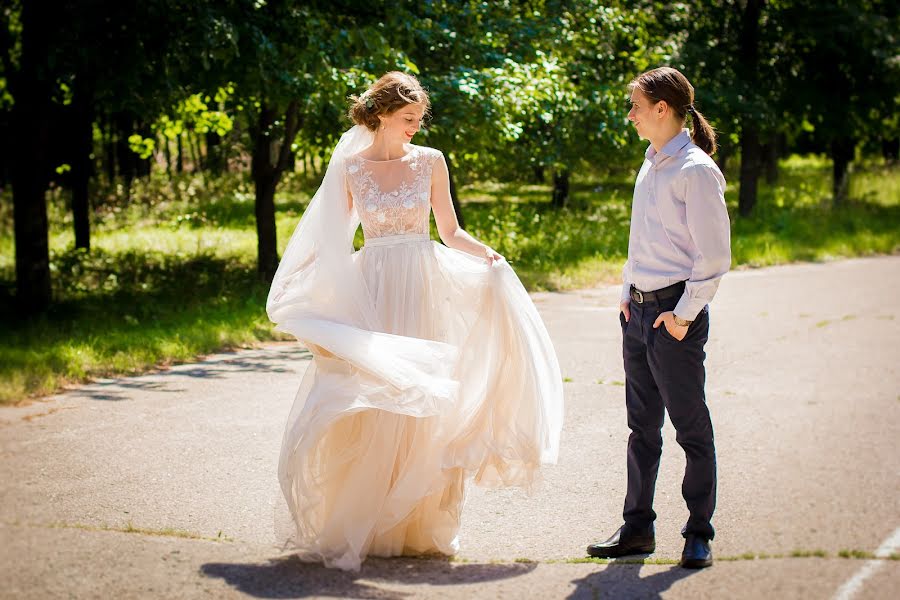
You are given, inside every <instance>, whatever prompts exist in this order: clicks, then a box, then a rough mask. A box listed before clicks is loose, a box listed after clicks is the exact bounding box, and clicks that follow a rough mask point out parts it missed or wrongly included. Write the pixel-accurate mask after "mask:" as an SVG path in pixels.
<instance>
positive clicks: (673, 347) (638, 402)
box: [619, 296, 716, 539]
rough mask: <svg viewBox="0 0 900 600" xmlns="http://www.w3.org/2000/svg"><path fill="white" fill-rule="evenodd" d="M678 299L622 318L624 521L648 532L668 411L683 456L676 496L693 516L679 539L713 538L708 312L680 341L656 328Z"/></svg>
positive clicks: (662, 327) (634, 306) (645, 305)
mask: <svg viewBox="0 0 900 600" xmlns="http://www.w3.org/2000/svg"><path fill="white" fill-rule="evenodd" d="M677 303H678V296H675V297H674V298H670V299H666V300H662V301H660V302H644V303H643V304H638V303H637V302H635V301H634V300H632V301H631V302H630V309H631V318H630V320H629V321H627V322H626V321H625V316H624V315H623V314H622V313H619V320H620V323H621V325H622V353H623V356H624V359H625V404H626V408H627V411H628V427H629V428H630V429H631V435H630V436H629V438H628V491H627V493H626V496H625V509H624V517H625V522H626V523H627V524H628V525H629V526H630V527H633V528H635V529H638V530H646V529H649V528H650V527H651V526H652V525H653V521H654V520H655V519H656V513H655V512H654V511H653V494H654V491H655V488H656V475H657V473H658V472H659V460H660V456H661V455H662V441H663V440H662V426H663V419H664V416H665V413H666V412H668V413H669V419H671V421H672V425H674V427H675V431H676V432H677V435H676V439H677V440H678V443H679V444H680V445H681V447H682V448H683V449H684V453H685V455H686V456H687V467H686V469H685V473H684V481H683V482H682V486H681V493H682V495H683V496H684V499H685V501H686V502H687V506H688V510H689V511H690V518H689V519H688V522H687V524H686V525H685V526H684V528H683V529H682V531H681V533H682V535H684V536H687V535H689V534H696V535H700V536H703V537H705V538H707V539H712V538H713V536H714V535H715V531H714V529H713V526H712V524H711V522H710V521H711V519H712V515H713V510H715V506H716V450H715V445H714V443H713V428H712V421H711V420H710V417H709V409H708V408H707V406H706V396H705V394H704V389H703V388H704V385H705V383H706V370H705V368H704V366H703V361H704V360H705V359H706V352H705V351H704V349H703V348H704V346H705V345H706V341H707V339H708V337H709V307H708V306H707V307H704V309H703V310H702V311H700V313H699V314H698V315H697V317H696V319H695V320H694V322H693V323H691V325H690V326H689V328H688V332H687V335H686V336H685V338H684V339H683V340H682V341H678V340H677V339H675V338H674V337H672V335H671V334H670V333H669V332H668V331H667V330H666V326H665V324H664V323H661V324H660V326H659V328H658V329H654V328H653V323H654V321H656V318H657V317H658V316H659V314H660V313H661V312H665V311H669V310H673V309H674V308H675V305H676V304H677Z"/></svg>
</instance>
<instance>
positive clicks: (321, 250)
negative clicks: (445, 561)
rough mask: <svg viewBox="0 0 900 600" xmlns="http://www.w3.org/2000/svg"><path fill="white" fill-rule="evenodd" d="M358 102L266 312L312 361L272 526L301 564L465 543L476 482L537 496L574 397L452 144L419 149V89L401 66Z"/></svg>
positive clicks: (342, 562) (346, 564)
mask: <svg viewBox="0 0 900 600" xmlns="http://www.w3.org/2000/svg"><path fill="white" fill-rule="evenodd" d="M352 101H353V103H352V107H351V109H350V116H351V118H352V119H353V121H354V122H355V123H356V126H355V127H353V128H351V129H350V130H349V131H347V132H346V133H345V134H344V135H343V136H342V137H341V140H340V142H339V143H338V144H337V146H336V147H335V150H334V153H333V155H332V157H331V161H330V163H329V165H328V169H327V171H326V174H325V178H324V180H323V182H322V185H321V187H320V188H319V190H318V191H317V193H316V194H315V196H314V197H313V199H312V202H311V203H310V205H309V207H308V208H307V209H306V212H305V213H304V215H303V218H302V219H301V221H300V223H299V224H298V226H297V229H296V230H295V232H294V234H293V236H292V237H291V239H290V241H289V243H288V246H287V249H286V251H285V254H284V257H283V258H282V261H281V263H280V264H279V267H278V271H277V273H276V275H275V278H274V281H273V283H272V287H271V290H270V292H269V297H268V301H267V304H266V310H267V312H268V315H269V318H270V319H271V320H272V321H273V322H274V323H275V324H276V325H277V329H278V330H279V331H283V332H286V333H290V334H292V335H294V336H295V337H296V338H297V339H298V340H300V341H301V342H303V343H304V344H305V345H306V346H307V347H308V348H309V350H310V352H311V353H312V356H313V361H312V364H310V366H309V369H308V370H307V372H306V374H305V376H304V378H303V380H302V382H301V384H300V389H299V391H298V392H297V396H296V399H295V402H294V406H293V408H292V409H291V412H290V415H289V416H288V421H287V425H286V428H285V432H284V439H283V441H282V448H281V456H280V461H279V466H278V479H279V483H280V484H281V491H282V493H283V498H284V502H281V501H280V500H279V507H276V512H277V513H278V514H277V515H276V534H277V535H278V536H279V541H280V542H281V543H282V547H283V548H291V549H294V550H296V551H297V554H298V555H299V556H300V558H301V559H303V560H308V561H321V562H324V564H325V565H326V566H329V567H338V568H341V569H350V570H358V569H359V568H360V564H361V562H362V560H363V559H365V557H366V556H399V555H406V554H423V553H442V554H448V555H449V554H453V553H455V552H456V551H457V550H458V549H459V541H458V539H457V533H458V531H459V526H460V513H461V510H462V507H463V503H464V501H465V495H466V484H467V482H469V481H470V480H474V482H475V483H477V484H480V485H486V486H520V487H523V488H525V489H526V490H529V491H530V490H531V489H532V487H533V485H534V484H535V483H536V482H537V481H538V479H539V471H540V467H541V465H542V464H547V463H555V462H556V458H557V453H558V447H559V436H560V430H561V427H562V414H563V399H562V381H561V377H560V372H559V365H558V363H557V359H556V354H555V352H554V350H553V346H552V344H551V342H550V338H549V336H548V335H547V331H546V329H545V327H544V324H543V322H542V321H541V318H540V317H539V316H538V313H537V310H536V309H535V307H534V304H533V303H532V301H531V299H530V298H529V296H528V294H527V293H526V291H525V289H524V288H523V287H522V284H521V283H520V282H519V280H518V278H517V277H516V275H515V273H514V272H513V270H512V269H511V268H510V266H509V264H508V263H507V262H506V261H505V260H504V259H503V257H502V256H500V255H499V254H497V253H496V252H495V251H494V250H492V249H491V248H489V247H488V246H486V245H485V244H483V243H481V242H479V241H478V240H476V239H475V238H473V237H472V236H471V235H469V234H468V233H466V232H465V231H463V230H462V229H461V228H460V227H459V224H458V222H457V219H456V215H455V213H454V211H453V206H452V203H451V199H450V186H449V176H448V171H447V164H446V162H445V161H444V156H443V154H441V152H440V151H438V150H435V149H433V148H427V147H424V146H416V145H414V144H411V143H410V141H411V140H412V138H413V136H414V135H415V134H416V132H418V131H419V128H420V125H421V121H422V118H423V116H424V115H425V113H426V112H427V111H428V109H429V99H428V95H427V93H426V92H425V90H424V89H423V88H422V87H421V86H420V84H419V82H418V81H417V80H416V79H415V78H414V77H412V76H410V75H406V74H403V73H399V72H391V73H388V74H386V75H384V76H383V77H382V78H381V79H379V80H378V81H377V82H376V83H375V84H374V85H373V86H372V87H370V88H369V89H368V90H366V91H365V92H364V93H363V94H362V95H360V96H359V97H353V98H352ZM431 212H433V213H434V218H435V222H436V224H437V228H438V231H439V233H440V237H441V240H442V241H443V242H444V244H446V246H442V245H440V244H437V243H435V242H432V241H431V240H430V237H429V220H430V214H431ZM360 222H361V223H362V228H363V233H364V235H365V245H364V246H363V247H362V248H361V249H360V250H359V251H358V252H354V248H353V236H354V233H355V231H356V229H357V227H358V226H359V224H360Z"/></svg>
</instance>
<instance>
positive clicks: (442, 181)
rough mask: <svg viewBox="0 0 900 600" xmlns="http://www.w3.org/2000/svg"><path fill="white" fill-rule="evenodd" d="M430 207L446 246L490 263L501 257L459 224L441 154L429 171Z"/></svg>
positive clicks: (448, 175) (445, 164) (445, 166)
mask: <svg viewBox="0 0 900 600" xmlns="http://www.w3.org/2000/svg"><path fill="white" fill-rule="evenodd" d="M431 209H432V211H433V212H434V221H435V223H437V228H438V233H439V234H440V236H441V241H443V242H444V243H445V244H447V246H448V247H450V248H453V249H454V250H460V251H462V252H466V253H467V254H472V255H473V256H478V257H480V258H486V259H487V261H488V262H490V263H493V262H494V261H495V260H500V259H502V258H503V257H502V256H500V255H499V254H497V253H496V252H495V251H494V250H493V249H492V248H491V247H490V246H487V245H485V244H483V243H481V242H479V241H478V240H476V239H475V238H474V237H472V236H471V235H469V233H468V232H467V231H466V230H465V229H463V228H462V227H460V226H459V221H458V220H457V219H456V211H454V210H453V200H452V199H451V198H450V174H449V172H448V171H447V163H446V162H444V155H443V154H442V155H441V156H440V157H439V158H438V159H437V160H435V161H434V169H433V170H432V173H431Z"/></svg>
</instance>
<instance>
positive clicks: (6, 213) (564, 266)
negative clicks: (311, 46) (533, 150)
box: [0, 157, 900, 403]
mask: <svg viewBox="0 0 900 600" xmlns="http://www.w3.org/2000/svg"><path fill="white" fill-rule="evenodd" d="M631 178H632V175H631V174H625V175H622V176H618V177H612V178H606V179H604V180H603V181H597V180H596V179H579V178H578V177H576V178H575V180H574V182H573V184H572V201H571V207H570V208H569V209H567V210H564V211H556V210H554V209H553V208H552V207H551V206H550V205H549V204H548V202H547V199H548V198H549V188H548V186H546V185H522V184H495V183H484V184H478V185H472V186H467V187H465V188H463V190H462V196H463V201H464V206H463V213H464V216H465V218H466V221H467V228H468V229H469V231H470V232H471V233H473V234H474V235H475V236H477V237H479V238H481V239H483V240H484V241H486V242H487V243H489V244H491V245H493V246H494V247H495V248H496V249H497V250H498V251H499V252H501V253H503V254H504V255H505V256H506V257H507V258H508V259H509V260H510V261H511V263H512V265H513V267H514V268H515V269H516V271H517V272H518V273H519V275H520V277H521V278H522V281H523V282H524V283H525V285H526V286H527V287H528V288H529V289H532V290H539V289H549V290H558V289H572V288H579V287H586V286H592V285H597V284H602V283H612V282H616V281H618V278H619V272H620V269H621V265H622V262H623V260H624V256H625V252H626V246H627V239H628V219H629V206H630V200H631V189H632V179H631ZM729 180H732V181H736V180H737V177H736V176H731V177H729ZM830 186H831V180H830V164H829V163H828V162H827V161H825V160H823V159H821V158H817V157H804V158H801V157H793V158H791V159H789V160H786V161H783V163H782V174H781V178H780V181H779V182H778V184H777V185H775V186H767V185H763V186H762V188H761V194H760V200H759V206H758V207H757V211H756V214H755V215H754V216H753V217H752V218H750V219H737V218H734V215H735V213H736V202H737V187H736V185H731V187H730V188H729V190H728V192H727V194H726V198H727V200H728V204H729V209H730V210H731V213H732V217H733V218H732V223H733V236H732V247H733V254H734V264H735V267H740V266H749V267H753V266H764V265H772V264H780V263H786V262H793V261H807V260H828V259H831V258H836V257H847V256H861V255H868V254H883V253H896V252H898V251H900V169H898V168H897V167H896V166H895V167H893V168H890V167H888V166H885V165H883V164H880V163H874V164H871V165H869V166H868V167H866V168H865V169H859V170H857V171H856V172H855V173H854V175H853V179H852V183H851V191H850V196H851V200H850V201H849V202H848V203H847V204H846V205H845V206H843V207H841V208H839V209H834V208H832V206H831V199H830ZM310 187H311V185H310V184H309V183H308V182H303V181H301V180H300V179H299V178H289V179H288V180H287V181H285V183H284V185H283V186H282V189H281V192H280V193H279V196H278V198H277V203H278V208H279V213H278V236H279V244H280V247H281V248H283V247H284V245H285V244H286V243H287V240H288V237H289V236H290V234H291V232H292V231H293V228H294V226H295V225H296V222H297V220H298V218H299V216H300V214H301V213H302V210H303V207H304V206H305V203H306V202H307V201H308V198H309V189H310ZM98 195H99V196H100V197H102V198H104V201H103V203H102V204H103V209H102V210H99V211H98V213H97V216H96V217H95V219H94V223H93V237H92V244H93V250H92V252H91V253H90V254H89V255H88V254H85V253H83V252H79V251H75V250H73V249H72V245H73V236H72V233H71V228H72V227H71V217H70V216H69V214H68V211H67V208H66V207H67V197H66V195H65V194H61V193H59V192H58V191H57V192H52V193H51V194H50V196H51V203H50V222H51V224H52V225H51V255H52V268H53V276H54V281H53V285H54V297H55V299H56V300H57V302H56V304H55V305H54V307H53V309H52V310H51V311H50V312H49V313H48V314H47V315H46V316H44V317H42V318H40V319H37V320H35V321H33V322H29V323H22V322H20V321H19V320H18V319H16V318H15V315H14V312H13V309H12V303H11V298H10V291H9V290H11V289H12V285H13V279H14V262H13V240H12V217H11V212H12V211H11V202H10V201H9V198H8V197H4V198H2V199H0V228H2V229H0V292H2V291H3V290H6V292H5V296H0V302H2V304H3V308H4V310H3V316H2V317H0V320H2V332H0V403H14V402H17V401H19V400H21V399H23V398H25V397H28V396H35V395H43V394H48V393H52V392H54V391H56V390H58V389H60V388H61V387H63V386H65V385H67V384H69V383H73V382H81V381H86V380H89V379H91V378H95V377H104V376H111V375H119V374H132V373H140V372H142V371H146V370H147V369H149V368H152V367H154V366H159V365H167V364H173V363H178V362H184V361H189V360H192V359H193V358H195V357H196V356H198V355H201V354H204V353H210V352H214V351H216V350H221V349H226V348H238V347H247V346H251V345H253V344H255V343H258V342H260V341H265V340H272V339H279V335H278V334H276V333H275V332H273V331H272V328H271V326H270V324H269V322H268V320H267V318H266V316H265V312H264V304H265V298H266V293H267V291H268V286H267V285H266V284H264V283H262V282H260V281H258V280H257V278H256V275H255V271H254V260H255V252H256V238H255V229H254V222H253V193H252V188H251V187H250V185H249V184H248V183H247V182H246V181H244V180H242V179H240V178H239V177H237V176H235V175H230V176H226V177H223V178H220V179H216V180H204V179H203V178H201V177H199V176H186V177H185V178H184V179H182V180H179V181H178V182H177V183H176V184H170V183H169V182H167V181H166V180H165V179H164V178H163V177H162V176H161V175H154V177H153V178H152V179H151V180H150V181H147V182H141V183H139V184H136V185H135V186H134V188H133V190H132V194H131V199H130V200H129V201H125V200H124V199H123V196H124V192H123V191H122V190H121V189H113V190H103V191H100V192H98ZM435 237H436V236H435ZM358 239H359V240H361V236H360V237H359V238H358Z"/></svg>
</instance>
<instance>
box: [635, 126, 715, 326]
mask: <svg viewBox="0 0 900 600" xmlns="http://www.w3.org/2000/svg"><path fill="white" fill-rule="evenodd" d="M645 157H646V159H645V160H644V164H643V166H641V170H640V172H639V173H638V176H637V181H636V182H635V185H634V199H633V200H632V205H631V234H630V236H629V239H628V260H627V261H626V262H625V267H624V268H623V269H622V280H623V281H624V286H623V287H622V300H627V299H629V298H630V295H629V288H630V286H631V285H632V284H634V287H636V288H637V289H639V290H641V291H645V292H650V291H654V290H658V289H660V288H664V287H666V286H669V285H672V284H673V283H677V282H679V281H684V282H686V284H685V290H684V294H683V295H682V296H681V299H680V300H679V301H678V305H677V306H676V307H675V315H677V316H679V317H681V318H682V319H687V320H689V321H692V320H694V318H695V317H696V316H697V314H698V313H699V312H700V311H701V310H703V307H704V306H706V304H707V303H709V302H710V301H711V300H712V299H713V296H715V294H716V290H717V289H718V287H719V282H720V281H721V279H722V276H723V275H725V273H727V272H728V269H729V268H730V267H731V226H730V223H729V221H728V210H727V209H726V208H725V178H724V177H723V176H722V172H721V171H720V170H719V167H718V166H717V165H716V163H715V162H713V159H712V158H710V156H709V155H708V154H707V153H706V152H704V151H703V150H701V149H700V148H698V147H697V146H696V145H695V144H694V143H693V142H692V141H691V137H690V132H689V131H688V130H687V129H683V130H682V131H681V133H679V134H678V135H676V136H675V137H674V138H672V139H671V140H669V141H668V143H666V145H665V146H663V148H662V149H661V150H660V151H659V152H657V151H656V150H655V149H654V148H653V146H650V147H649V148H648V149H647V152H646V154H645Z"/></svg>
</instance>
